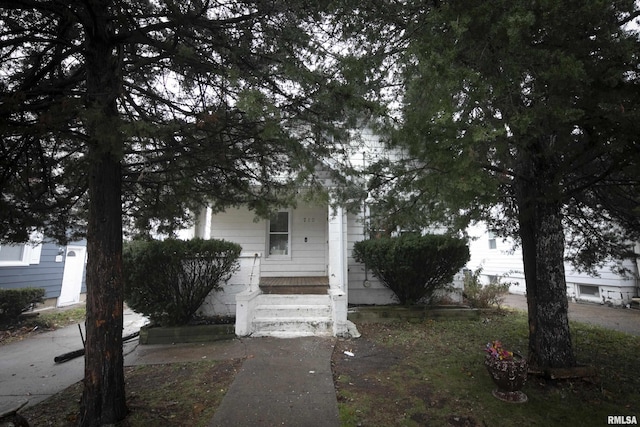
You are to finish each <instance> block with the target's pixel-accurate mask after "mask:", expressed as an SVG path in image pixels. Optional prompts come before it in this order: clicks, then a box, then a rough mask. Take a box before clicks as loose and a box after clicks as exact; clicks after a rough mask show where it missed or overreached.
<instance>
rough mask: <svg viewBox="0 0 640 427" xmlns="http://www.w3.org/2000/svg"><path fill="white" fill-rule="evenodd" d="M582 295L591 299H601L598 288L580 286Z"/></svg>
mask: <svg viewBox="0 0 640 427" xmlns="http://www.w3.org/2000/svg"><path fill="white" fill-rule="evenodd" d="M579 289H580V295H582V296H589V297H596V298H599V297H600V289H599V288H598V287H597V286H588V285H579Z"/></svg>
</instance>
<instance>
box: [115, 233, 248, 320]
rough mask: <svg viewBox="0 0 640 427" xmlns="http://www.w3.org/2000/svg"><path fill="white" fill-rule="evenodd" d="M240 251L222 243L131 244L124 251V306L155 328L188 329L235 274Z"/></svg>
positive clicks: (196, 240) (235, 245) (190, 241)
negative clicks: (154, 324) (186, 326)
mask: <svg viewBox="0 0 640 427" xmlns="http://www.w3.org/2000/svg"><path fill="white" fill-rule="evenodd" d="M240 250H241V247H240V245H238V244H236V243H231V242H227V241H224V240H215V239H213V240H203V239H192V240H176V239H168V240H163V241H158V240H151V241H134V242H131V243H127V244H126V245H125V247H124V251H123V262H124V280H125V301H126V303H127V305H128V306H129V307H131V309H133V310H134V311H137V312H139V313H142V314H144V315H145V316H147V317H149V319H150V320H151V321H152V322H153V323H156V324H159V325H164V326H177V325H185V324H188V323H189V322H190V321H191V320H192V319H193V317H194V314H195V313H196V311H197V310H198V308H200V306H201V305H202V303H203V302H204V300H205V299H206V298H207V296H208V295H209V294H210V293H211V292H213V291H218V290H220V289H221V288H222V285H223V284H224V283H225V282H226V281H228V280H229V278H231V275H232V274H233V273H234V272H235V271H236V270H237V269H238V262H237V261H238V257H239V256H240Z"/></svg>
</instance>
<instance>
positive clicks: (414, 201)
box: [370, 0, 640, 368]
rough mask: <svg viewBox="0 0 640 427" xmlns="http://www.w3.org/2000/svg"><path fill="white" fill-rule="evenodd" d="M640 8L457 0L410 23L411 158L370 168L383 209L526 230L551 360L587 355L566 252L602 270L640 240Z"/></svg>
mask: <svg viewBox="0 0 640 427" xmlns="http://www.w3.org/2000/svg"><path fill="white" fill-rule="evenodd" d="M638 16H639V12H638V5H637V3H636V2H635V1H634V0H616V1H599V0H594V1H589V2H582V1H578V0H575V1H564V2H554V1H528V0H527V1H506V0H504V1H503V0H498V1H496V2H490V3H489V2H466V1H458V0H450V1H438V2H433V4H431V5H429V6H425V8H424V9H423V10H422V11H416V12H415V13H414V14H413V15H411V16H410V17H408V18H407V19H406V20H405V21H404V28H405V31H404V32H403V34H402V42H404V43H405V44H406V49H404V50H403V51H402V52H401V53H400V54H398V55H397V57H396V58H397V64H398V67H397V69H398V70H399V72H401V73H402V76H403V82H404V85H405V89H406V91H405V92H404V93H403V99H402V114H401V118H400V119H398V120H397V121H396V122H393V123H392V124H391V126H390V127H391V128H392V132H391V134H392V137H391V140H392V141H393V143H394V144H395V146H396V147H400V148H402V149H403V150H404V153H405V157H404V159H403V160H401V161H398V162H396V163H394V164H391V163H389V162H387V163H383V162H380V163H378V164H376V165H374V167H373V168H372V174H373V177H374V178H373V179H372V181H371V183H370V186H371V187H370V190H371V192H372V193H373V194H374V195H378V196H380V197H381V198H384V201H385V203H386V204H385V203H381V206H378V207H377V208H376V209H377V210H378V211H379V212H381V213H383V216H384V219H385V220H386V221H387V222H393V223H394V224H401V225H405V226H406V224H414V225H415V224H418V225H420V224H422V225H424V224H429V223H431V222H432V221H438V222H440V223H445V224H447V225H448V226H450V227H451V228H452V229H454V230H456V229H457V230H459V229H464V227H465V225H466V224H467V223H468V221H470V220H480V219H483V220H486V221H488V222H489V224H490V226H491V228H492V229H493V230H494V231H495V232H497V233H499V234H502V235H504V236H512V237H515V238H516V239H518V241H519V243H520V244H521V245H522V250H523V261H524V269H525V278H526V290H527V298H528V308H529V310H528V312H529V331H530V337H529V358H530V362H531V363H532V364H533V365H537V366H539V367H541V368H553V367H571V366H574V365H575V363H576V360H575V355H574V352H573V349H572V347H571V335H570V330H569V323H568V319H567V309H568V304H567V296H566V283H565V272H564V263H563V261H564V259H565V255H566V256H567V257H568V258H569V259H570V260H572V261H573V262H574V263H575V264H576V265H578V266H581V267H582V268H584V269H587V270H592V269H593V267H594V266H597V265H602V263H604V262H605V261H606V260H609V259H612V258H618V259H620V258H625V257H630V256H635V255H634V254H633V247H632V245H633V243H632V242H634V241H638V240H640V211H639V208H638V206H640V172H639V171H640V169H639V165H640V142H639V141H638V135H639V133H640V132H639V130H640V128H639V123H640V108H639V105H640V76H639V74H638V73H639V70H640V68H639V67H640V65H639V57H638V56H639V53H640V40H639V38H638V32H637V30H636V29H633V27H629V26H628V24H629V23H632V22H633V21H634V20H636V24H637V18H638ZM391 25H392V27H394V28H395V27H397V24H391ZM636 28H637V27H636ZM398 40H400V39H398ZM567 242H568V245H567Z"/></svg>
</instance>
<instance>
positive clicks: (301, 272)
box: [261, 206, 327, 277]
mask: <svg viewBox="0 0 640 427" xmlns="http://www.w3.org/2000/svg"><path fill="white" fill-rule="evenodd" d="M266 239H267V242H266V251H265V252H266V257H265V259H264V261H263V262H262V266H261V275H262V276H263V277H318V276H326V275H327V207H326V206H299V207H298V208H296V209H290V210H287V211H281V212H278V213H277V214H276V215H274V216H273V217H272V218H271V220H270V221H267V238H266Z"/></svg>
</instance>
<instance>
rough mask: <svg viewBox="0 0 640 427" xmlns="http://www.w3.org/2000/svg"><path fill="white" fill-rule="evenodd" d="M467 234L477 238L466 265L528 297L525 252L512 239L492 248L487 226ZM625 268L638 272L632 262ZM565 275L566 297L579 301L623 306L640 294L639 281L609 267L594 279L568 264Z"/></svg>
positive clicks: (486, 281)
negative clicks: (523, 256) (509, 283)
mask: <svg viewBox="0 0 640 427" xmlns="http://www.w3.org/2000/svg"><path fill="white" fill-rule="evenodd" d="M468 231H469V235H470V236H472V237H474V238H475V239H474V240H472V241H471V242H470V246H469V249H470V251H471V259H470V261H469V263H468V264H467V266H468V267H469V268H470V269H472V270H475V269H477V268H479V267H481V268H482V278H483V281H484V283H488V282H489V279H490V276H499V277H504V279H502V280H503V282H511V283H514V285H513V286H511V288H510V291H511V292H512V293H519V294H525V293H526V285H525V281H524V267H523V264H522V250H521V249H520V248H515V249H514V247H513V241H512V240H510V239H507V240H503V239H501V238H496V248H495V249H489V235H488V233H487V230H486V226H485V225H484V224H478V225H475V226H473V227H470V228H469V230H468ZM625 265H626V266H627V267H628V268H629V269H630V270H631V271H636V272H637V268H636V266H635V265H634V263H633V262H631V261H629V262H625ZM565 274H566V280H567V294H568V296H569V297H570V298H574V299H577V300H584V301H591V302H611V303H613V304H622V303H626V302H628V301H629V300H630V298H631V297H632V296H634V295H636V294H637V291H638V290H637V286H638V283H637V279H633V278H625V277H621V276H619V275H617V274H614V273H613V272H612V271H611V269H610V268H608V267H604V268H601V269H599V270H598V274H599V276H598V277H593V276H589V275H588V274H586V273H579V272H577V271H575V269H574V268H573V267H572V266H571V265H570V264H569V263H565ZM581 286H582V287H581ZM585 286H586V287H591V288H593V289H592V291H594V292H593V293H587V292H583V291H586V290H587V289H588V288H584V287H585ZM581 290H582V291H581ZM594 294H595V295H594Z"/></svg>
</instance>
